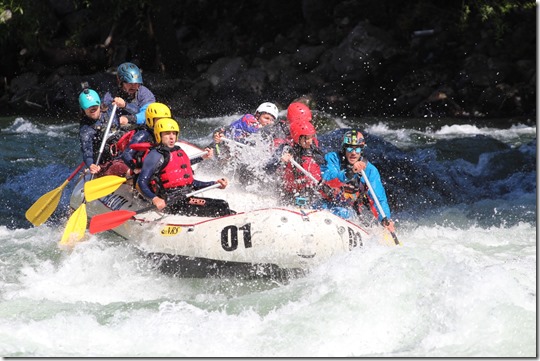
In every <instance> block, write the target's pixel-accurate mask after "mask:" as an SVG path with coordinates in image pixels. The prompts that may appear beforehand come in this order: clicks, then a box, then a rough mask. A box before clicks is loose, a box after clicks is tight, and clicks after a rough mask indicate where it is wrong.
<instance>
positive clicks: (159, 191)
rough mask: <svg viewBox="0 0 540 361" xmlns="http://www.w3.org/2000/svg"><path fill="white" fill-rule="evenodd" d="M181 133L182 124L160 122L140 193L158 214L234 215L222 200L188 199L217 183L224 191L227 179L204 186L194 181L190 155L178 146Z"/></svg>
mask: <svg viewBox="0 0 540 361" xmlns="http://www.w3.org/2000/svg"><path fill="white" fill-rule="evenodd" d="M179 133H180V127H179V126H178V123H177V122H176V121H175V120H174V119H172V118H162V119H159V120H158V121H157V122H156V123H155V124H154V136H155V138H156V144H158V145H157V146H156V147H154V148H152V149H151V150H150V152H149V153H148V154H147V155H146V157H145V158H144V159H143V164H142V169H141V173H140V174H139V178H138V180H137V185H138V187H139V190H140V192H141V193H142V194H143V195H144V196H145V197H146V198H148V199H150V200H151V201H152V203H153V204H154V206H156V208H157V209H158V210H165V212H168V213H179V214H185V215H189V216H200V217H216V216H224V215H229V214H234V213H235V212H233V211H231V210H230V208H229V204H228V203H227V202H226V201H225V200H222V199H214V198H204V197H194V196H192V197H186V196H185V195H186V194H188V193H190V192H192V191H194V190H198V189H202V188H206V187H209V186H211V185H214V184H216V183H219V184H220V187H219V188H220V189H224V188H225V187H227V184H228V182H227V179H225V178H221V179H218V180H217V181H209V182H203V181H200V180H197V179H194V177H193V170H192V168H191V162H190V160H189V157H188V155H187V154H186V152H185V151H184V150H182V148H181V147H180V146H178V145H175V143H176V141H177V140H178V135H179Z"/></svg>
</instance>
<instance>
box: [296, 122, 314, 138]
mask: <svg viewBox="0 0 540 361" xmlns="http://www.w3.org/2000/svg"><path fill="white" fill-rule="evenodd" d="M290 128H291V138H292V139H293V141H294V142H295V143H298V142H299V141H300V137H301V136H302V135H315V127H314V126H313V124H311V123H310V122H294V123H291V125H290Z"/></svg>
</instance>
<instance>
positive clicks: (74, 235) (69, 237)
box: [59, 104, 116, 244]
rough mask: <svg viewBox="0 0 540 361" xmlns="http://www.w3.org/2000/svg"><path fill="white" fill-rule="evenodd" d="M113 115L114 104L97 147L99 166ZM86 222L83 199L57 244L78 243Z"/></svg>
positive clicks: (84, 201)
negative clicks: (99, 144)
mask: <svg viewBox="0 0 540 361" xmlns="http://www.w3.org/2000/svg"><path fill="white" fill-rule="evenodd" d="M115 114H116V104H115V105H114V106H113V108H112V111H111V116H110V117H109V121H108V123H107V128H106V129H105V134H103V140H102V141H101V146H100V147H99V154H98V157H97V160H96V164H99V161H100V160H101V156H102V155H103V149H105V143H106V142H107V138H108V137H109V132H110V130H111V125H112V122H113V119H114V115H115ZM92 178H94V175H93V174H92V177H91V179H92ZM87 222H88V219H87V216H86V199H83V201H82V203H81V205H80V206H79V208H77V210H76V211H75V212H73V214H72V215H71V217H69V220H68V222H67V224H66V229H65V230H64V234H63V235H62V239H61V240H60V242H59V243H60V244H72V243H75V242H78V241H80V240H81V239H82V238H83V237H84V231H85V230H86V224H87Z"/></svg>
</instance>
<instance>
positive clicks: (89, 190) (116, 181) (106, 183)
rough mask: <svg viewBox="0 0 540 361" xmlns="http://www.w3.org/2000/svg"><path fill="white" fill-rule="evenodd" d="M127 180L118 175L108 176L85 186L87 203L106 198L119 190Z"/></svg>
mask: <svg viewBox="0 0 540 361" xmlns="http://www.w3.org/2000/svg"><path fill="white" fill-rule="evenodd" d="M126 180H127V179H126V178H124V177H119V176H117V175H107V176H104V177H101V178H97V179H93V180H91V181H89V182H86V183H85V184H84V197H85V199H86V201H87V202H91V201H93V200H96V199H99V198H101V197H105V196H106V195H109V194H111V193H112V192H114V191H115V190H117V189H118V188H119V187H120V185H121V184H122V183H124V182H125V181H126Z"/></svg>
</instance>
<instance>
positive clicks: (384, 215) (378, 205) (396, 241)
mask: <svg viewBox="0 0 540 361" xmlns="http://www.w3.org/2000/svg"><path fill="white" fill-rule="evenodd" d="M362 177H364V181H365V182H366V184H367V186H368V188H369V189H370V190H371V196H372V197H373V200H374V201H375V204H376V205H377V208H378V209H379V213H380V214H381V216H382V217H383V219H384V218H386V214H385V213H384V210H383V209H382V207H381V204H380V203H379V199H378V198H377V195H376V194H375V190H374V189H373V187H372V186H371V182H370V181H369V179H368V177H367V175H366V172H364V171H363V170H362ZM388 232H390V234H391V235H392V238H393V239H394V243H395V244H396V245H400V243H399V240H398V238H397V236H396V234H395V233H394V232H392V231H390V230H388Z"/></svg>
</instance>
